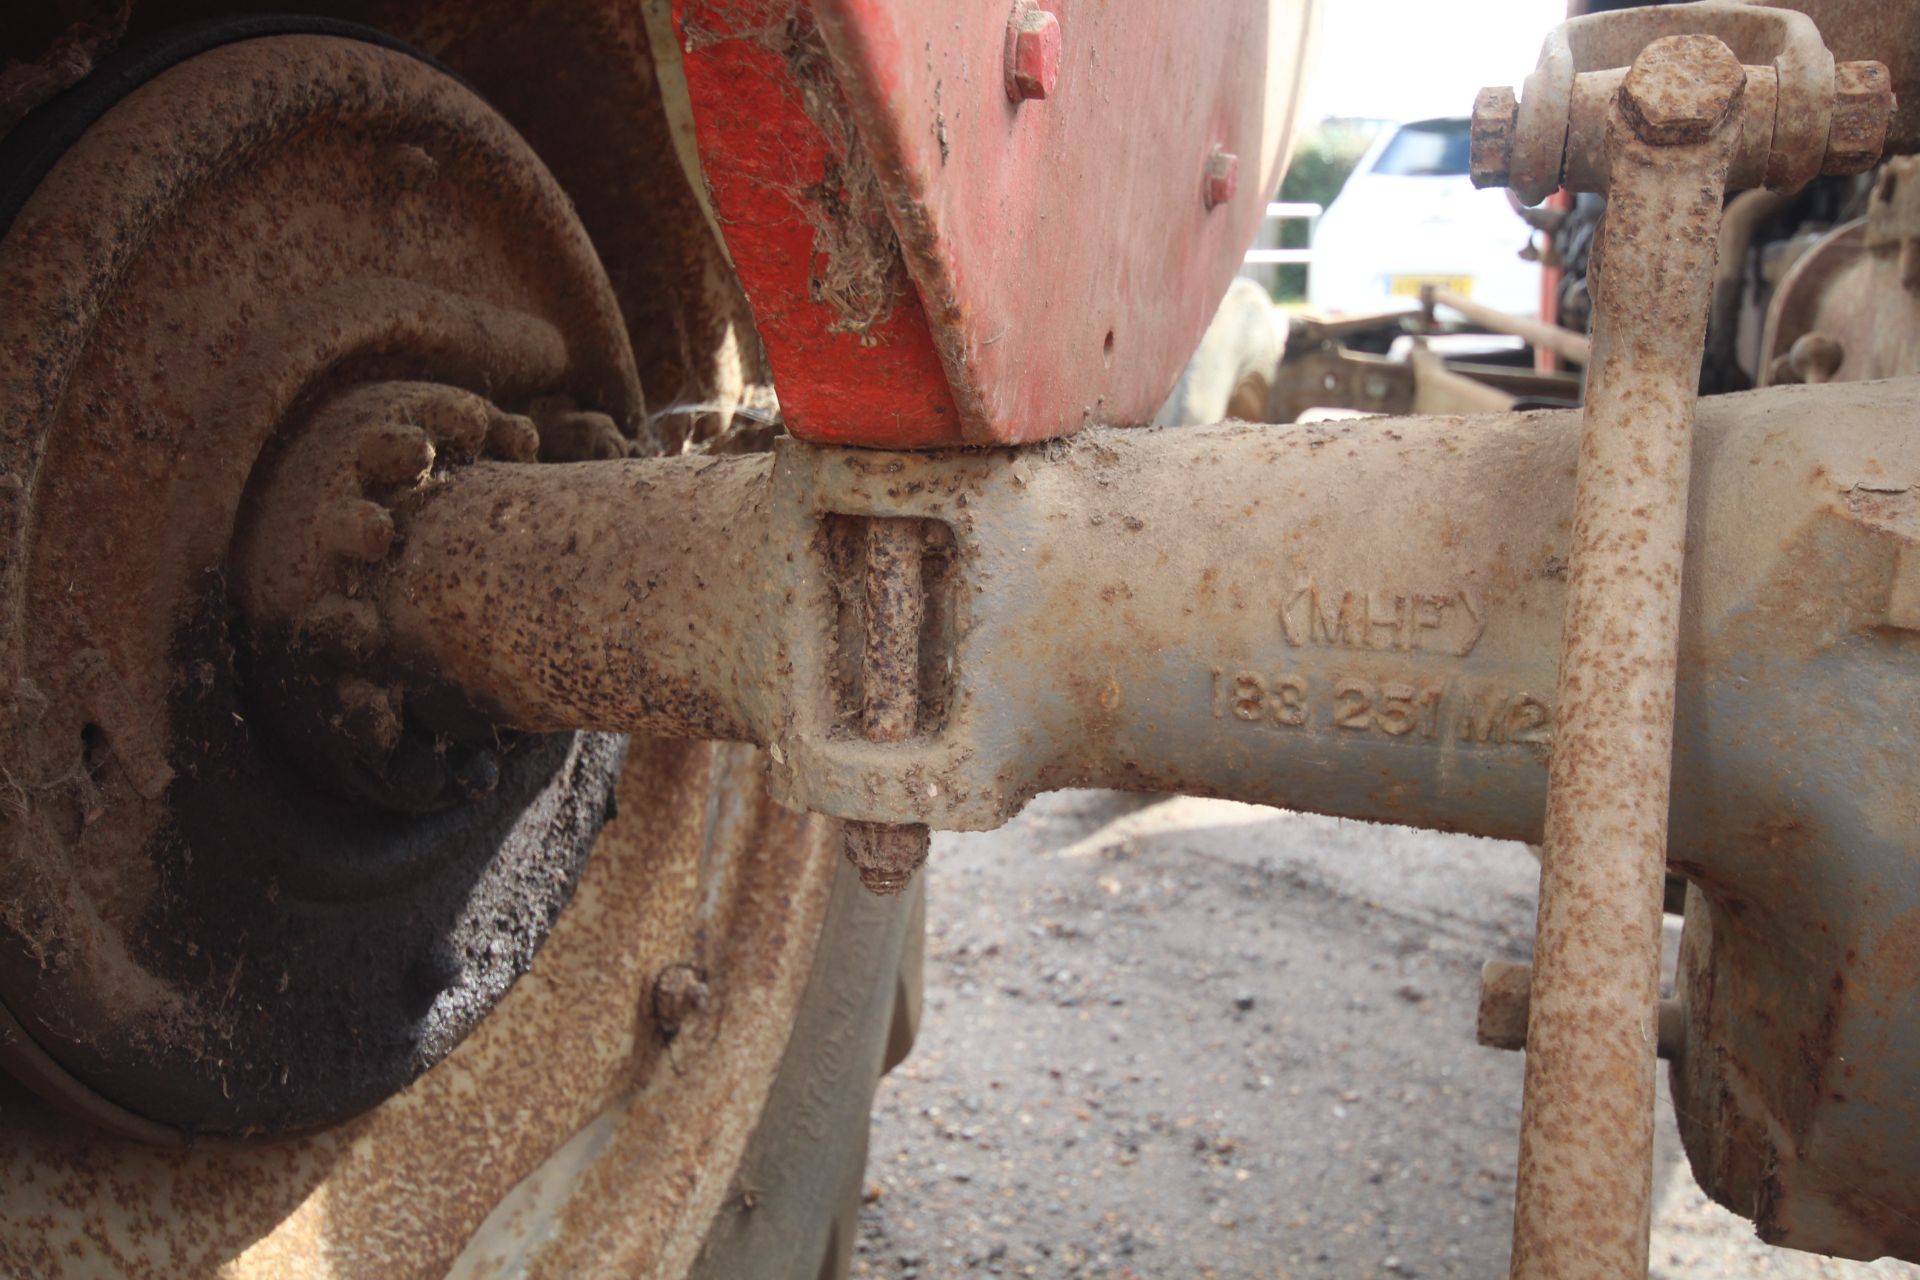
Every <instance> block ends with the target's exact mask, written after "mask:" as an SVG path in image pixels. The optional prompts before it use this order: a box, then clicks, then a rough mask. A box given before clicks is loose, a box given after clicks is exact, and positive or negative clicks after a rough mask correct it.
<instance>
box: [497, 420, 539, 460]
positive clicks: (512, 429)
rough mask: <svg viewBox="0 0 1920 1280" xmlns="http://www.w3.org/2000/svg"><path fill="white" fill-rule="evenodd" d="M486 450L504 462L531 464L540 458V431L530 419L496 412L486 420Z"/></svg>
mask: <svg viewBox="0 0 1920 1280" xmlns="http://www.w3.org/2000/svg"><path fill="white" fill-rule="evenodd" d="M486 450H487V452H488V453H490V454H492V455H493V456H494V457H496V458H499V459H501V460H502V461H505V462H532V461H534V460H535V459H536V458H538V457H539V456H540V429H539V428H538V427H536V426H534V425H533V419H532V418H528V417H524V416H522V415H521V414H517V413H501V412H499V411H498V410H496V411H494V413H493V414H492V416H491V417H489V418H488V420H487V439H486Z"/></svg>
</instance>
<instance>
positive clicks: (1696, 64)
mask: <svg viewBox="0 0 1920 1280" xmlns="http://www.w3.org/2000/svg"><path fill="white" fill-rule="evenodd" d="M1746 87H1747V72H1746V68H1744V67H1742V66H1741V65H1740V59H1738V58H1736V57H1734V56H1733V50H1731V49H1729V48H1727V46H1726V44H1725V43H1724V42H1723V41H1721V40H1719V39H1718V38H1716V37H1714V36H1699V35H1693V36H1665V37H1663V38H1661V39H1659V40H1655V41H1654V42H1653V43H1652V44H1650V45H1648V46H1647V47H1646V48H1645V49H1642V50H1641V51H1640V56H1639V57H1637V58H1635V59H1634V60H1633V66H1632V67H1631V68H1629V69H1628V71H1627V78H1626V79H1625V80H1623V81H1621V82H1620V109H1621V112H1622V113H1623V114H1624V115H1625V116H1626V117H1627V122H1628V123H1629V124H1631V125H1632V126H1633V131H1634V132H1635V133H1636V134H1638V135H1639V136H1640V139H1641V141H1643V142H1650V143H1652V144H1653V145H1654V146H1656V147H1672V146H1681V145H1684V144H1686V143H1689V142H1702V141H1705V139H1706V137H1707V135H1708V134H1710V133H1712V132H1713V131H1714V129H1715V127H1716V126H1718V125H1719V123H1720V122H1721V121H1722V120H1725V119H1726V118H1727V115H1728V113H1729V112H1731V111H1732V110H1733V108H1734V106H1735V105H1736V104H1737V103H1738V102H1739V101H1740V95H1741V94H1742V93H1744V92H1745V91H1746Z"/></svg>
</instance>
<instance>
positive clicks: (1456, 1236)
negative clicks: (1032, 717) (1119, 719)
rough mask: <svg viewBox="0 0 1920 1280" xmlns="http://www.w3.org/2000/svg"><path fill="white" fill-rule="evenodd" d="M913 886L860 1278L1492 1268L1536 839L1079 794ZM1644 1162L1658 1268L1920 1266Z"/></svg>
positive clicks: (1495, 1270) (952, 853) (1807, 1270)
mask: <svg viewBox="0 0 1920 1280" xmlns="http://www.w3.org/2000/svg"><path fill="white" fill-rule="evenodd" d="M928 875H929V880H928V886H927V888H928V902H927V919H928V927H929V935H928V951H927V987H926V1016H925V1019H924V1021H923V1023H922V1026H921V1030H920V1039H919V1043H918V1045H917V1047H916V1048H915V1051H914V1054H913V1056H912V1057H911V1058H909V1059H908V1060H907V1062H906V1063H905V1064H904V1065H903V1066H902V1067H900V1068H899V1069H898V1070H897V1071H895V1072H894V1074H893V1075H892V1076H891V1077H889V1078H888V1079H887V1080H886V1081H884V1082H883V1083H882V1085H881V1088H880V1095H879V1098H878V1099H877V1101H876V1104H875V1114H874V1126H873V1134H872V1147H871V1155H870V1158H869V1162H868V1181H869V1185H868V1188H867V1203H866V1205H865V1207H864V1209H863V1211H862V1217H861V1234H860V1240H859V1246H858V1248H859V1252H858V1254H857V1256H856V1259H855V1263H854V1267H853V1273H854V1275H856V1276H884V1277H895V1278H897V1280H908V1278H910V1277H918V1278H920V1280H934V1278H935V1277H944V1276H963V1275H1007V1276H1084V1277H1093V1276H1099V1277H1128V1276H1139V1277H1163V1276H1166V1277H1172V1276H1181V1277H1186V1276H1196V1277H1218V1278H1219V1280H1239V1278H1242V1277H1246V1278H1249V1280H1250V1278H1252V1277H1260V1278H1262V1280H1273V1278H1274V1277H1308V1276H1338V1277H1362V1276H1381V1277H1406V1276H1430V1277H1438V1276H1463V1277H1475V1278H1476V1280H1486V1278H1487V1277H1494V1276H1503V1275H1505V1274H1506V1265H1507V1237H1508V1233H1509V1230H1510V1228H1511V1215H1512V1208H1511V1201H1512V1195H1513V1170H1512V1165H1513V1154H1514V1149H1515V1144H1516V1141H1517V1136H1516V1135H1517V1133H1518V1125H1519V1115H1520V1081H1521V1070H1522V1064H1521V1058H1520V1055H1518V1054H1510V1053H1501V1052H1497V1051H1495V1050H1491V1049H1482V1048H1480V1047H1478V1046H1477V1045H1476V1044H1475V1043H1474V1040H1473V1022H1474V1005H1475V993H1476V986H1477V982H1478V975H1479V969H1480V964H1481V962H1482V961H1484V960H1486V959H1488V958H1490V957H1505V958H1509V959H1525V958H1526V956H1527V954H1528V951H1529V949H1530V945H1531V938H1532V930H1533V909H1534V883H1535V878H1536V868H1535V864H1534V862H1533V859H1532V858H1531V857H1530V856H1529V855H1528V853H1527V851H1526V850H1525V848H1524V847H1522V846H1519V845H1512V844H1499V843H1494V842H1490V841H1479V840H1470V839H1465V838H1461V837H1446V836H1436V835H1431V834H1427V833H1421V832H1414V831H1408V830H1405V829H1401V828H1389V827H1371V826H1365V825H1362V824H1358V823H1346V822H1338V821H1333V820H1329V819H1320V818H1311V817H1304V816H1300V815H1295V814H1285V813H1279V812H1276V811H1274V810H1271V809H1261V808H1255V807H1251V806H1247V805H1238V804H1231V803H1227V802H1221V801H1205V800H1191V799H1173V800H1163V801H1153V800H1148V799H1144V798H1141V797H1130V796H1122V795H1116V794H1111V793H1106V792H1066V793H1060V794H1057V795H1052V796H1046V797H1043V798H1042V799H1040V800H1039V801H1036V802H1035V803H1034V804H1033V805H1032V806H1030V807H1029V808H1028V809H1027V811H1026V812H1025V813H1024V814H1022V815H1021V817H1020V818H1019V819H1018V820H1016V821H1015V822H1013V823H1010V824H1008V825H1007V826H1006V827H1004V828H1002V829H1001V830H999V831H996V832H991V833H988V834H985V835H974V836H937V837H935V841H934V855H933V867H932V869H931V870H930V871H929V873H928ZM1669 941H1670V943H1671V938H1670V939H1669ZM1661 1087H1662V1093H1663V1096H1664V1092H1665V1076H1664V1073H1663V1074H1662V1077H1661ZM1657 1162H1658V1163H1657V1169H1656V1172H1655V1216H1656V1225H1655V1229H1654V1240H1653V1275H1654V1276H1656V1277H1676V1278H1677V1277H1734V1276H1743V1277H1744V1276H1779V1277H1793V1278H1795V1280H1800V1278H1811V1277H1866V1276H1872V1277H1876V1280H1877V1278H1881V1277H1887V1276H1903V1277H1920V1268H1914V1267H1908V1266H1903V1265H1900V1264H1895V1263H1886V1262H1882V1263H1879V1264H1875V1265H1871V1266H1868V1265H1863V1264H1859V1263H1840V1262H1834V1261H1831V1260H1828V1259H1822V1258H1814V1257H1810V1256H1808V1255H1805V1254H1796V1253H1786V1252H1782V1251H1777V1250H1771V1249H1768V1248H1766V1247H1764V1246H1762V1245H1761V1244H1759V1243H1758V1242H1757V1241H1756V1240H1754V1238H1753V1235H1752V1231H1751V1228H1750V1227H1749V1226H1748V1224H1746V1223H1745V1222H1744V1221H1742V1220H1741V1219H1739V1218H1736V1217H1734V1216H1733V1215H1731V1214H1729V1213H1727V1212H1725V1211H1724V1210H1722V1209H1720V1208H1718V1207H1717V1206H1715V1205H1713V1204H1711V1203H1710V1202H1708V1200H1707V1199H1706V1197H1705V1196H1704V1195H1703V1194H1702V1193H1701V1192H1700V1190H1699V1188H1698V1187H1697V1186H1696V1185H1695V1184H1694V1182H1693V1179H1692V1177H1691V1176H1690V1175H1689V1173H1688V1171H1687V1167H1686V1162H1685V1158H1684V1156H1683V1155H1682V1154H1681V1152H1680V1147H1679V1141H1678V1139H1677V1138H1676V1136H1675V1134H1674V1128H1673V1123H1672V1119H1671V1116H1670V1115H1669V1114H1668V1112H1667V1111H1666V1110H1665V1109H1664V1108H1663V1110H1662V1112H1661V1115H1660V1128H1659V1137H1658V1144H1657Z"/></svg>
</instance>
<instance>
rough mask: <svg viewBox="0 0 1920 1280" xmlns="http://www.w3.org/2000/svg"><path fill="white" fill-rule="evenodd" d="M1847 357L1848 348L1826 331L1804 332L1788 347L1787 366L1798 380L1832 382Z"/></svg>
mask: <svg viewBox="0 0 1920 1280" xmlns="http://www.w3.org/2000/svg"><path fill="white" fill-rule="evenodd" d="M1846 358H1847V349H1846V348H1845V347H1843V346H1841V345H1840V343H1839V341H1838V340H1837V339H1834V338H1830V337H1828V336H1827V335H1826V334H1824V333H1803V334H1801V335H1800V336H1799V337H1798V338H1795V339H1794V341H1793V345H1792V346H1791V347H1789V348H1788V349H1787V367H1788V368H1789V369H1791V370H1793V374H1794V380H1795V381H1798V382H1808V383H1821V382H1831V381H1832V380H1833V375H1834V374H1835V373H1837V372H1839V370H1840V365H1841V363H1842V362H1844V361H1845V360H1846Z"/></svg>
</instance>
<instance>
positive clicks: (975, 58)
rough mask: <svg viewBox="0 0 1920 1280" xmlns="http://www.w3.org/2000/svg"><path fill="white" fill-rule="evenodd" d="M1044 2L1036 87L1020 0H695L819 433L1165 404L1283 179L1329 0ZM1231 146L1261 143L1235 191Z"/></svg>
mask: <svg viewBox="0 0 1920 1280" xmlns="http://www.w3.org/2000/svg"><path fill="white" fill-rule="evenodd" d="M1020 7H1026V6H1025V3H1024V0H1023V3H1022V5H1021V6H1020ZM1042 7H1044V8H1045V9H1046V10H1047V11H1049V12H1051V13H1052V14H1053V15H1054V16H1055V17H1056V18H1057V20H1058V24H1059V35H1060V49H1061V58H1060V66H1059V74H1058V78H1057V80H1056V81H1055V82H1054V83H1053V84H1052V86H1051V87H1050V90H1049V92H1048V94H1047V96H1046V97H1044V98H1033V99H1028V100H1025V101H1015V100H1014V99H1013V98H1012V97H1011V96H1010V93H1009V90H1008V87H1007V73H1006V65H1007V63H1006V59H1007V49H1008V37H1007V31H1008V24H1009V20H1010V19H1011V18H1012V17H1013V16H1014V14H1015V10H1016V3H1015V0H785V2H782V0H676V4H675V16H676V19H677V21H678V24H679V33H680V37H681V42H682V48H683V50H684V54H685V64H686V73H687V83H688V87H689V90H690V92H691V94H692V100H693V109H694V119H695V124H696V128H697V132H698V138H699V145H700V155H701V161H702V163H703V165H704V167H705V171H706V176H707V182H708V186H709V189H710V191H711V194H712V197H713V204H714V210H715V212H716V214H717V215H718V217H719V220H720V224H721V228H722V230H723V231H724V232H725V235H726V240H727V245H728V249H729V251H730V252H731V253H732V256H733V260H734V264H735V266H736V268H737V269H738V270H739V273H740V278H741V281H742V283H743V284H744V285H745V287H746V290H747V294H748V296H749V297H750V298H751V299H752V301H753V306H754V312H755V317H756V320H757V322H758V325H759V328H760V336H761V339H762V341H763V342H764V343H765V344H766V348H767V351H768V353H769V356H770V357H771V359H772V362H773V369H774V373H775V376H776V380H777V386H778V391H779V394H780V402H781V405H782V408H783V410H784V411H785V415H786V421H787V427H788V429H789V430H790V431H792V432H793V434H795V435H796V436H799V437H801V438H803V439H809V440H817V441H823V442H834V443H845V444H861V445H873V446H883V447H888V448H912V447H933V446H938V445H950V444H965V443H973V444H996V443H1013V442H1018V441H1028V440H1040V439H1045V438H1047V437H1050V436H1058V435H1064V434H1067V433H1069V432H1072V431H1075V430H1078V429H1079V428H1080V427H1082V426H1088V425H1092V424H1095V423H1136V422H1144V421H1146V420H1147V419H1148V418H1149V417H1151V416H1152V414H1153V411H1154V410H1155V409H1156V408H1158V407H1159V404H1160V402H1161V400H1162V399H1164V398H1165V396H1166V394H1167V392H1168V391H1169V389H1170V388H1171V387H1172V385H1173V381H1174V379H1175V377H1177V376H1178V374H1179V371H1180V368H1181V366H1182V365H1183V364H1184V363H1185V361H1186V358H1187V356H1188V355H1189V354H1190V353H1191V352H1192V350H1193V348H1194V346H1195V344H1197V343H1198V342H1199V340H1200V335H1201V333H1202V332H1204V331H1205V329H1206V326H1207V322H1208V320H1209V319H1211V317H1212V315H1213V309H1214V306H1215V305H1216V303H1217V302H1218V301H1219V298H1220V296H1221V294H1222V293H1223V292H1224V291H1225V289H1226V287H1227V283H1228V281H1229V280H1231V279H1232V277H1233V274H1234V272H1235V270H1236V269H1237V268H1238V266H1239V262H1240V259H1241V256H1242V255H1243V254H1244V252H1245V250H1246V246H1247V245H1248V244H1249V243H1251V242H1252V240H1253V237H1254V234H1255V232H1256V231H1257V229H1258V227H1259V223H1260V220H1261V218H1262V217H1263V216H1264V211H1265V206H1266V202H1267V201H1268V199H1270V198H1271V197H1272V195H1273V193H1274V191H1275V188H1276V187H1277V185H1278V183H1279V177H1280V171H1281V169H1282V167H1283V164H1284V161H1285V154H1286V148H1287V146H1288V145H1289V143H1290V140H1291V137H1292V134H1293V124H1294V121H1293V111H1294V107H1295V104H1296V101H1297V98H1298V87H1299V81H1300V75H1301V71H1302V64H1303V62H1304V60H1305V55H1306V50H1307V48H1308V45H1309V43H1310V42H1309V40H1308V23H1309V20H1310V13H1311V9H1312V3H1311V0H1204V2H1200V0H1195V2H1193V3H1177V4H1165V3H1138V2H1121V0H1043V5H1042ZM1216 152H1226V153H1231V154H1233V155H1234V156H1236V157H1237V163H1238V182H1237V184H1236V190H1235V192H1234V194H1233V195H1232V197H1231V198H1230V199H1227V200H1226V201H1225V202H1224V203H1220V204H1217V205H1215V204H1212V203H1211V202H1210V200H1209V191H1208V182H1207V164H1208V158H1209V156H1210V155H1213V154H1215V153H1216ZM1213 194H1214V195H1216V196H1217V195H1218V194H1219V191H1218V189H1217V188H1216V190H1215V191H1214V193H1213Z"/></svg>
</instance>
